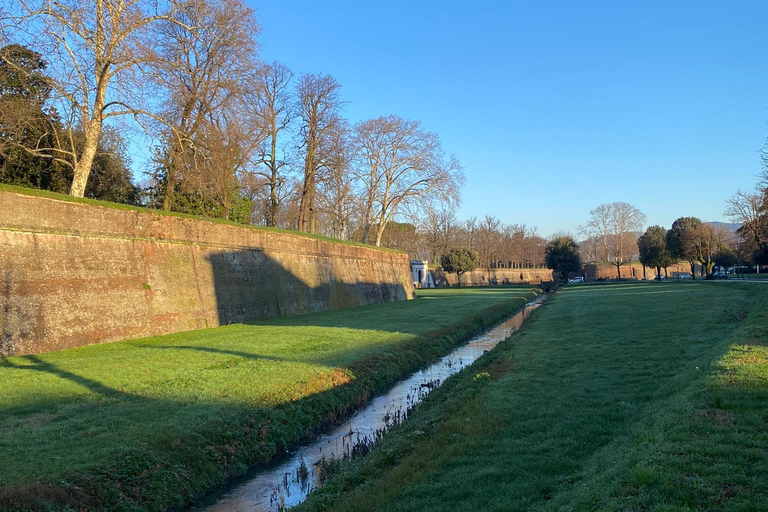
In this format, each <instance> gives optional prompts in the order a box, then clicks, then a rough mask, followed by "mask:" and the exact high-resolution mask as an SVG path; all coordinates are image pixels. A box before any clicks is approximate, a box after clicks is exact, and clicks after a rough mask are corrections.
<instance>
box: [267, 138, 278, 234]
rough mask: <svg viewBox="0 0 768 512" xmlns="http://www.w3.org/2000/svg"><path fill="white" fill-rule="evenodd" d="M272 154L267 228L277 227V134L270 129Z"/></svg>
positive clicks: (270, 157) (270, 158)
mask: <svg viewBox="0 0 768 512" xmlns="http://www.w3.org/2000/svg"><path fill="white" fill-rule="evenodd" d="M271 138H272V152H271V153H270V155H269V170H270V176H269V219H267V223H268V225H269V226H271V227H273V228H276V227H277V214H278V212H277V157H275V151H277V132H276V130H275V128H274V126H273V127H272V137H271Z"/></svg>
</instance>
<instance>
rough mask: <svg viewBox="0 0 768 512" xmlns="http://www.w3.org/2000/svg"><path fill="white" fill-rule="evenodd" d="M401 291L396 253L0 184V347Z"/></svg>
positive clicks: (150, 332)
mask: <svg viewBox="0 0 768 512" xmlns="http://www.w3.org/2000/svg"><path fill="white" fill-rule="evenodd" d="M411 298H413V283H412V282H411V274H410V269H409V262H408V256H407V255H406V254H401V253H396V252H388V251H381V250H377V249H375V248H367V247H358V246H350V245H345V244H341V243H334V242H331V241H325V240H318V239H314V238H310V237H305V236H301V235H300V234H290V233H284V232H276V231H270V230H265V229H258V228H250V227H244V226H243V227H241V226H233V225H228V224H222V223H216V222H211V221H206V220H203V219H191V218H184V217H176V216H169V215H162V214H160V213H153V212H150V211H135V210H128V209H119V208H111V207H105V206H92V205H86V204H80V203H73V202H68V201H61V200H56V199H47V198H40V197H32V196H26V195H23V194H18V193H13V192H6V191H0V306H1V309H0V356H8V355H21V354H31V353H38V352H46V351H51V350H60V349H64V348H70V347H79V346H82V345H88V344H93V343H104V342H110V341H118V340H125V339H130V338H137V337H144V336H154V335H159V334H167V333H172V332H179V331H187V330H192V329H202V328H206V327H214V326H218V325H225V324H230V323H238V322H248V321H253V320H258V319H264V318H272V317H278V316H287V315H294V314H299V313H305V312H312V311H324V310H328V309H337V308H345V307H352V306H361V305H366V304H371V303H378V302H386V301H395V300H405V299H411Z"/></svg>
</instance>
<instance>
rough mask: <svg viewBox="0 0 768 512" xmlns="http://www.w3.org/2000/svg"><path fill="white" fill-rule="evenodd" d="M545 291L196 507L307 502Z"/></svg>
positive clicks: (209, 511) (518, 321)
mask: <svg viewBox="0 0 768 512" xmlns="http://www.w3.org/2000/svg"><path fill="white" fill-rule="evenodd" d="M545 298H546V296H542V297H539V298H537V299H535V300H533V301H531V302H529V303H528V304H526V306H525V308H524V309H523V310H522V311H520V312H518V313H516V314H515V315H513V316H511V317H510V318H508V319H507V320H505V321H504V322H502V323H501V324H499V325H497V326H496V327H494V328H492V329H490V330H488V331H486V332H484V333H482V334H479V335H477V336H475V337H474V338H472V339H470V340H469V341H468V342H467V343H465V344H464V345H462V346H460V347H458V348H456V349H455V350H453V352H451V353H450V354H448V355H447V356H444V357H443V358H441V359H440V360H439V361H437V362H436V363H434V364H432V365H431V366H429V367H427V368H424V369H422V370H419V371H417V372H416V373H413V374H411V375H410V376H409V377H407V378H405V379H403V380H401V381H400V382H398V383H397V384H395V385H394V386H393V387H392V388H390V389H389V391H387V392H386V393H385V394H383V395H380V396H378V397H376V398H374V399H373V400H371V401H370V402H369V403H368V404H367V405H366V406H365V407H364V408H362V409H360V410H359V411H357V412H356V413H355V414H354V415H352V416H351V417H350V418H349V419H348V420H346V421H345V422H344V423H343V424H341V425H339V426H337V427H335V428H333V429H331V430H329V431H328V432H326V433H324V434H323V435H321V436H319V437H318V438H317V439H315V441H314V442H311V443H310V444H306V445H304V446H302V447H299V448H297V449H295V450H294V451H292V452H291V453H289V454H287V455H286V456H285V457H283V458H282V459H280V460H279V461H277V462H276V463H274V464H272V465H270V466H268V467H266V468H261V469H259V470H257V471H256V472H255V473H253V474H252V475H250V477H248V478H246V479H244V481H242V482H241V483H240V484H237V485H234V486H233V487H232V488H231V489H229V490H227V491H226V492H224V493H223V494H221V495H220V496H219V497H218V498H217V499H216V501H215V502H213V503H211V504H208V505H206V506H202V507H198V508H195V509H194V510H195V511H196V512H246V511H247V512H268V511H269V512H277V511H280V510H284V509H286V508H290V507H291V506H293V505H297V504H299V503H301V502H302V501H304V500H305V499H306V497H307V494H309V492H311V491H312V490H313V489H315V488H316V487H319V486H321V485H322V479H323V469H322V468H323V466H325V465H326V464H328V463H329V461H333V460H335V459H343V458H346V457H350V456H355V455H364V454H365V453H367V451H368V450H369V449H370V447H371V445H373V443H375V442H376V441H378V440H379V439H380V438H381V436H382V435H383V434H384V433H385V432H386V431H387V430H388V429H390V428H392V427H393V426H394V425H397V424H399V423H400V422H402V421H403V420H405V419H406V418H407V417H408V414H410V412H411V411H412V410H413V408H414V407H415V405H416V404H418V403H419V402H420V401H421V400H422V399H423V398H424V397H425V396H426V395H427V394H428V393H429V392H430V391H431V390H432V389H434V388H436V387H437V386H439V385H440V384H442V383H443V382H444V381H445V379H447V378H448V377H450V376H451V375H453V374H455V373H457V372H459V371H461V370H462V369H464V368H466V367H467V366H468V365H471V364H472V363H473V362H475V360H476V359H477V358H479V357H480V356H481V355H483V353H484V352H486V351H488V350H491V349H492V348H493V347H495V346H496V345H498V344H499V342H501V341H502V340H504V339H506V338H508V337H509V336H510V335H511V334H512V333H514V332H515V331H516V330H518V329H519V328H520V326H521V325H522V324H523V322H525V320H526V319H527V318H528V316H529V315H530V314H531V312H532V311H533V310H535V309H536V308H537V307H539V306H540V305H541V303H542V302H543V301H544V299H545Z"/></svg>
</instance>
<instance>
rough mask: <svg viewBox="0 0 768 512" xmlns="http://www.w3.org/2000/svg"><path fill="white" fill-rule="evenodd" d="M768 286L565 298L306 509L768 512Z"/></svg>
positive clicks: (433, 397)
mask: <svg viewBox="0 0 768 512" xmlns="http://www.w3.org/2000/svg"><path fill="white" fill-rule="evenodd" d="M766 423H768V287H765V286H764V285H761V284H759V283H716V282H715V283H713V282H695V283H694V282H681V283H677V282H672V283H655V282H654V283H645V284H616V285H600V284H598V285H578V286H568V287H566V288H565V289H564V290H563V291H562V292H559V293H558V294H557V295H555V296H554V297H552V298H550V299H549V300H548V301H547V302H546V303H545V304H544V305H543V306H542V307H541V308H539V309H538V310H537V311H536V312H535V313H534V314H533V315H532V316H531V318H530V319H529V320H528V321H527V322H526V324H525V325H524V326H523V328H522V329H521V330H520V331H519V332H518V333H517V334H515V335H513V336H512V337H511V338H509V339H507V340H506V341H504V342H502V343H501V344H500V345H499V346H498V347H497V348H496V349H494V350H493V351H491V352H490V353H488V354H486V355H485V356H483V358H481V359H480V360H478V362H476V363H475V365H474V366H472V367H471V369H470V370H465V371H464V372H462V373H461V374H459V375H458V376H456V377H455V378H453V379H450V380H449V381H448V382H446V384H445V385H443V386H442V387H441V388H439V389H437V390H436V391H434V392H433V393H431V394H430V395H429V396H428V397H427V398H426V400H425V401H424V402H423V403H422V404H421V405H420V406H419V408H417V410H416V411H415V413H414V414H413V415H412V416H411V417H410V418H409V420H408V421H407V422H405V423H404V424H403V425H401V426H399V427H397V428H396V429H394V430H393V431H391V432H390V433H389V434H388V435H387V436H385V438H384V439H383V440H382V441H380V442H379V443H378V444H377V445H376V446H375V447H374V448H373V450H372V451H371V453H370V454H369V455H368V456H367V457H366V458H364V459H362V460H360V461H356V462H353V463H351V464H348V465H346V466H343V467H344V468H345V469H344V470H343V471H342V472H341V473H340V474H338V475H337V476H336V477H335V478H334V479H333V480H332V481H331V483H330V484H329V485H327V486H326V487H324V488H323V489H321V490H320V491H319V492H317V493H315V494H314V495H311V496H310V498H309V500H308V501H307V502H306V503H304V504H302V505H300V506H299V507H297V508H296V509H294V510H296V511H297V512H308V511H319V510H333V511H335V512H352V511H354V512H365V511H387V512H405V511H409V512H411V511H412V512H417V511H418V512H447V511H466V510H482V511H498V512H501V511H505V512H507V511H518V510H519V511H522V510H525V511H542V512H544V511H546V512H557V511H559V512H565V511H580V510H589V511H604V512H608V511H617V510H622V511H638V512H639V511H653V512H691V511H726V510H728V511H737V512H738V511H741V512H747V511H751V512H757V511H766V510H768V479H766V475H768V429H767V428H766Z"/></svg>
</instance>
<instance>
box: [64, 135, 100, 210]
mask: <svg viewBox="0 0 768 512" xmlns="http://www.w3.org/2000/svg"><path fill="white" fill-rule="evenodd" d="M88 124H89V125H90V126H87V127H86V129H85V130H84V132H85V133H84V135H85V142H84V144H83V152H82V154H81V155H80V158H79V159H78V160H77V162H76V163H75V168H74V177H73V178H72V187H71V188H70V189H69V194H70V195H72V196H75V197H83V196H84V195H85V186H86V184H87V183H88V176H89V175H90V174H91V167H92V166H93V159H94V157H95V156H96V150H97V149H98V147H99V134H100V133H101V124H97V123H96V122H95V121H91V122H90V123H88Z"/></svg>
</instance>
